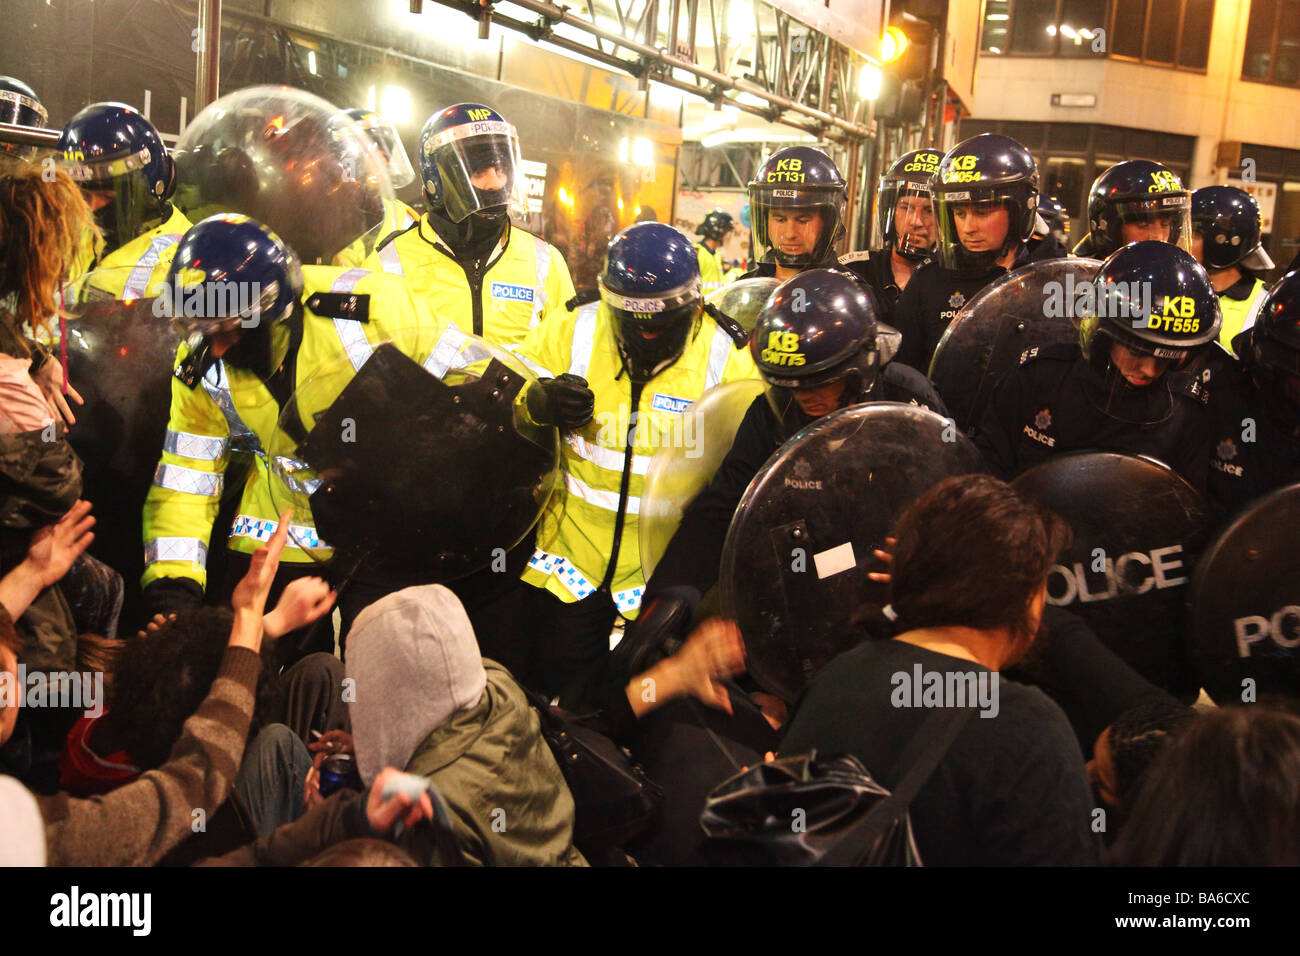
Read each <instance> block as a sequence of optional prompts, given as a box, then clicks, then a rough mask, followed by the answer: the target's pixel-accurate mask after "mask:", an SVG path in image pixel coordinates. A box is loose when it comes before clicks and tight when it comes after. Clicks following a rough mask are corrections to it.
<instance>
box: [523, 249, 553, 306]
mask: <svg viewBox="0 0 1300 956" xmlns="http://www.w3.org/2000/svg"><path fill="white" fill-rule="evenodd" d="M530 235H531V233H530ZM532 238H533V254H534V255H535V256H536V258H537V285H536V287H535V291H534V293H533V314H532V316H531V317H529V319H528V327H529V328H530V329H531V328H533V327H535V326H536V325H537V323H538V322H540V321H542V314H543V313H544V312H545V311H546V276H547V273H549V272H550V271H551V245H550V243H548V242H547V241H546V240H545V239H538V238H537V237H536V236H533V237H532Z"/></svg>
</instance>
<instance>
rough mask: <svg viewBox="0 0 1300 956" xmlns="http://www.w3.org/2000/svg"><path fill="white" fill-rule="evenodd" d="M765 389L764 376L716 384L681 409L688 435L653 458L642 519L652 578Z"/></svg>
mask: <svg viewBox="0 0 1300 956" xmlns="http://www.w3.org/2000/svg"><path fill="white" fill-rule="evenodd" d="M762 394H763V383H762V382H761V381H759V380H758V379H744V380H741V381H737V382H724V383H723V384H721V385H715V386H714V387H713V388H711V389H709V390H708V391H706V392H705V393H704V394H703V395H701V396H700V398H699V400H698V401H696V402H694V403H692V404H691V405H690V407H688V408H687V409H686V411H684V412H682V413H681V416H682V428H681V432H680V434H681V436H682V441H681V442H680V443H673V444H670V445H664V446H663V447H661V448H660V449H659V450H658V451H657V452H655V454H654V457H653V458H651V459H650V465H649V467H647V468H646V473H645V484H644V485H643V486H642V491H641V510H640V512H639V519H638V523H637V529H638V534H639V535H640V539H641V568H642V570H643V572H644V573H645V579H646V580H647V581H648V580H650V575H651V574H653V573H654V569H655V567H656V566H657V565H658V564H659V559H660V558H662V557H663V556H664V552H665V551H667V550H668V542H669V541H671V540H672V538H673V535H674V534H675V533H676V532H677V526H678V525H679V524H681V522H682V513H683V512H685V510H686V506H687V505H689V504H690V503H691V502H692V501H694V500H695V496H696V495H698V494H699V493H700V492H701V491H703V490H704V488H705V486H706V485H708V483H709V481H710V479H712V478H713V473H714V472H716V471H717V470H718V466H719V465H721V464H722V459H724V458H726V457H727V452H729V451H730V450H731V443H732V441H733V440H734V439H735V437H736V429H738V428H739V427H740V421H741V419H742V418H744V417H745V412H746V411H748V410H749V406H750V405H752V404H753V402H754V399H756V398H758V397H759V396H760V395H762Z"/></svg>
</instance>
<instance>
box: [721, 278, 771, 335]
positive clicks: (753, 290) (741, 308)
mask: <svg viewBox="0 0 1300 956" xmlns="http://www.w3.org/2000/svg"><path fill="white" fill-rule="evenodd" d="M780 284H781V281H780V280H779V279H777V278H776V277H775V276H758V277H756V278H753V279H739V280H737V281H736V282H733V283H731V285H725V286H723V287H722V288H721V289H718V290H717V291H716V292H713V293H711V294H710V295H709V296H708V297H707V298H706V299H705V300H704V301H706V302H708V303H709V304H710V305H714V306H717V308H718V311H719V312H721V313H722V314H723V315H725V316H727V317H728V318H731V319H735V320H736V321H737V322H739V323H740V326H741V328H743V329H744V330H745V331H746V332H752V331H754V324H755V323H756V322H757V321H758V313H760V312H762V311H763V306H764V305H766V304H767V299H768V296H770V295H771V294H772V293H773V292H774V291H775V290H776V287H777V286H779V285H780Z"/></svg>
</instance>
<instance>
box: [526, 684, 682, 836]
mask: <svg viewBox="0 0 1300 956" xmlns="http://www.w3.org/2000/svg"><path fill="white" fill-rule="evenodd" d="M524 693H525V694H527V696H528V701H529V703H531V704H532V705H533V709H534V710H536V711H537V715H538V718H539V719H540V721H541V725H542V737H543V738H545V740H546V743H547V744H548V745H549V746H550V748H551V753H552V754H554V755H555V762H556V763H558V764H559V765H560V772H561V773H563V774H564V781H565V783H567V784H568V785H569V792H570V793H571V794H573V803H574V808H575V812H574V825H573V842H574V845H575V846H577V847H578V849H579V850H581V851H582V852H583V854H584V855H589V854H590V852H592V851H597V850H605V849H612V848H616V847H621V846H623V845H624V844H626V843H628V842H629V841H630V840H632V839H634V838H635V837H637V836H639V835H641V834H642V833H644V832H645V831H646V830H647V829H649V828H650V827H651V826H652V825H654V824H655V823H657V822H658V819H659V812H660V807H661V806H662V804H663V790H661V789H660V788H659V786H658V785H657V784H655V783H654V781H652V780H651V779H650V778H649V777H648V776H646V774H645V771H644V770H642V769H641V767H640V766H638V765H637V764H635V763H634V762H633V761H632V758H631V757H630V756H629V755H628V753H627V751H625V750H624V749H623V748H622V747H620V746H619V745H618V744H616V743H614V741H613V740H611V739H610V738H609V737H607V736H605V735H604V734H602V733H601V732H600V731H598V730H596V729H595V728H593V727H590V726H588V725H586V724H584V723H583V722H582V720H581V719H580V718H578V717H575V716H573V715H572V714H569V713H566V712H565V711H562V710H560V709H559V708H556V707H552V706H551V705H550V704H549V703H548V702H547V700H546V699H545V698H544V697H542V696H541V695H539V694H536V693H534V692H532V691H530V690H526V689H525V691H524Z"/></svg>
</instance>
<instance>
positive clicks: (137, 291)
mask: <svg viewBox="0 0 1300 956" xmlns="http://www.w3.org/2000/svg"><path fill="white" fill-rule="evenodd" d="M57 149H58V150H59V151H60V152H61V153H62V154H63V157H64V160H65V161H66V163H67V164H68V166H67V168H68V171H69V173H70V174H71V176H72V178H73V179H75V180H77V181H78V182H80V184H81V187H82V189H83V190H84V191H85V194H86V199H87V201H88V202H89V203H90V208H91V209H93V210H94V212H95V221H96V223H98V225H99V228H100V230H101V231H102V232H103V242H102V244H96V245H94V246H92V245H91V244H90V243H89V242H87V243H86V245H85V247H84V249H83V251H82V253H81V255H80V256H79V257H78V260H77V263H76V265H75V266H74V268H73V276H74V277H76V276H78V275H83V274H85V273H87V272H90V271H91V270H92V269H94V270H105V269H114V268H115V267H120V268H117V270H116V271H115V272H106V273H104V275H103V277H102V278H101V279H97V280H96V287H97V288H101V287H102V288H103V291H105V292H107V293H109V294H111V295H113V296H114V297H116V298H124V299H139V298H144V297H145V296H146V295H147V294H149V293H150V290H151V288H152V287H156V286H157V285H158V284H159V283H160V282H161V281H162V280H163V278H164V277H165V276H166V275H167V267H168V265H169V264H170V263H171V260H172V256H174V255H175V253H176V244H177V243H178V242H180V239H181V236H182V235H184V234H185V231H186V230H187V229H189V228H190V221H189V220H188V219H187V218H186V217H185V215H184V213H182V212H181V211H180V210H179V209H177V208H176V207H175V206H173V205H172V204H171V203H170V202H169V201H168V200H169V199H170V198H171V195H172V192H173V191H174V190H175V188H176V164H175V163H174V162H173V161H172V158H171V156H170V155H168V153H167V148H166V147H165V146H164V145H163V141H162V137H161V136H159V135H158V131H157V130H156V129H155V128H154V126H153V124H152V123H150V122H149V121H148V120H147V119H145V118H144V116H142V115H141V114H140V113H139V112H138V111H137V110H135V109H133V108H132V107H130V106H126V105H125V104H122V103H95V104H93V105H91V106H87V107H86V108H85V109H83V110H81V111H80V112H79V113H77V115H76V116H74V117H72V119H70V120H69V121H68V124H67V125H66V126H65V127H64V128H63V133H62V135H60V137H59V142H58V146H57Z"/></svg>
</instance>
